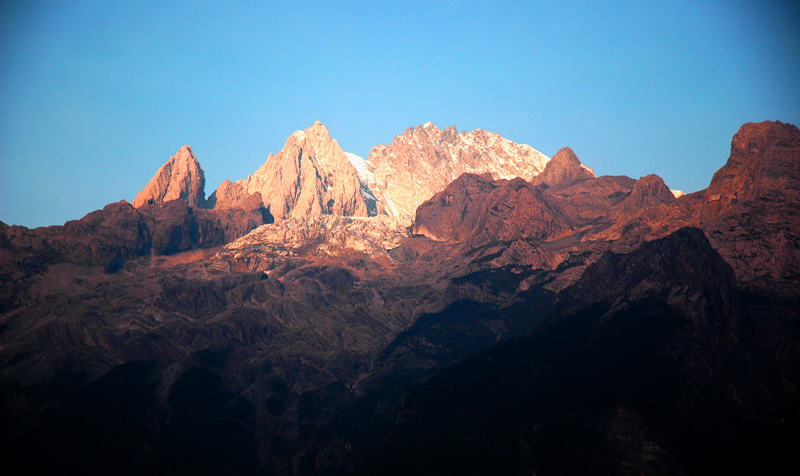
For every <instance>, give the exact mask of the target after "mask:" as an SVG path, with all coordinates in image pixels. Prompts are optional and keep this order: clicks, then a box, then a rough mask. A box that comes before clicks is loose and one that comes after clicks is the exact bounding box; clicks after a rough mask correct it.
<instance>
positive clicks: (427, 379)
mask: <svg viewBox="0 0 800 476" xmlns="http://www.w3.org/2000/svg"><path fill="white" fill-rule="evenodd" d="M687 173H690V171H687ZM205 185H206V184H205V176H204V172H203V169H202V167H201V166H200V162H199V160H198V158H197V157H196V156H195V155H194V153H193V151H192V149H191V147H189V146H184V147H182V148H181V149H180V150H179V151H178V152H177V153H176V154H175V155H174V156H173V157H171V158H170V159H169V160H168V161H167V162H166V163H165V164H164V165H163V166H162V167H161V168H160V169H159V170H158V171H157V172H156V174H155V175H154V176H153V178H152V179H151V181H150V182H149V183H148V184H146V186H145V187H144V188H143V190H142V191H141V192H140V193H139V194H138V195H137V196H136V197H135V199H134V200H133V202H132V203H128V202H127V201H125V200H123V201H120V202H118V203H112V204H109V205H107V206H106V207H105V208H103V209H102V210H98V211H95V212H92V213H90V214H88V215H86V216H85V217H83V218H81V219H79V220H74V221H70V222H67V223H66V224H64V225H63V226H51V227H43V228H36V229H27V228H24V227H20V226H8V225H6V224H3V223H0V402H2V403H0V425H2V428H4V431H3V432H2V435H3V436H2V441H0V447H2V454H3V458H4V460H5V461H7V462H8V467H9V468H12V467H13V468H20V469H21V470H22V471H24V472H25V473H31V472H33V473H34V474H38V473H41V474H51V473H59V474H73V473H75V474H78V473H80V474H109V473H112V474H278V475H310V474H342V475H344V474H520V475H522V474H709V473H711V474H720V473H733V474H744V473H746V472H750V473H752V472H759V473H765V472H781V471H783V470H784V469H785V467H786V466H785V465H786V464H789V463H790V462H791V461H793V458H794V453H793V452H794V450H795V449H796V448H797V445H798V443H800V431H798V425H800V130H798V128H797V127H795V126H793V125H790V124H784V123H781V122H762V123H749V124H745V125H743V126H742V127H741V129H740V130H739V131H738V132H737V133H736V135H735V136H734V137H733V140H732V143H731V153H730V157H729V158H728V160H727V163H726V164H725V165H724V166H723V167H722V168H721V169H719V171H717V173H716V174H714V176H713V177H712V178H711V179H710V183H709V186H708V188H706V189H704V190H701V191H698V192H694V193H690V194H688V195H684V194H682V193H678V192H674V191H672V190H670V188H669V187H668V186H667V185H666V184H665V183H664V181H663V180H662V179H661V178H660V177H658V176H656V175H647V176H644V177H641V178H639V179H633V178H630V177H626V176H600V177H597V176H596V175H595V173H594V172H593V171H592V169H590V168H589V167H587V166H586V165H584V164H582V163H581V161H580V160H579V159H578V157H577V156H576V154H575V153H574V152H573V151H572V150H571V149H569V148H563V149H561V150H559V151H558V152H557V153H556V154H555V155H554V156H553V157H552V158H549V157H547V156H545V155H543V154H541V153H540V152H538V151H536V150H535V149H533V148H531V147H530V146H527V145H524V144H516V143H514V142H511V141H509V140H507V139H505V138H503V137H502V136H500V135H498V134H494V133H491V132H488V131H483V130H480V129H478V130H475V131H472V132H468V133H467V132H459V131H458V130H457V129H456V128H455V127H453V126H451V127H448V128H446V129H444V130H442V129H439V128H438V127H436V126H434V125H433V124H431V123H426V124H424V125H421V126H418V127H416V128H409V129H407V130H406V131H405V132H404V133H403V134H401V135H397V136H396V137H395V138H394V140H393V141H392V142H391V144H389V145H379V146H376V147H374V148H373V149H372V151H371V152H370V154H369V157H368V160H364V159H363V158H361V157H358V156H356V155H354V154H351V153H348V152H345V151H344V150H343V149H342V147H341V146H340V145H339V144H338V142H337V141H336V140H335V139H333V138H332V137H331V136H330V133H329V131H328V129H327V128H326V127H325V126H324V125H322V124H321V123H319V122H316V123H314V124H313V125H312V126H311V127H309V128H307V129H305V130H303V131H297V132H295V133H294V134H292V135H291V136H290V137H289V138H288V139H287V141H286V144H285V146H284V147H283V149H282V150H281V151H279V152H277V153H275V154H270V155H269V156H268V158H267V160H266V161H265V162H264V164H263V165H262V166H261V167H259V168H258V170H256V171H255V172H254V173H253V174H252V175H249V176H248V177H247V178H243V179H239V180H237V181H228V180H226V181H224V182H223V183H222V184H221V185H219V187H218V188H217V189H216V190H214V191H213V192H212V193H211V194H210V195H209V196H208V197H206V191H205ZM789 467H791V466H789ZM14 471H16V470H14ZM12 473H13V471H12ZM13 474H16V473H13ZM20 474H21V471H20Z"/></svg>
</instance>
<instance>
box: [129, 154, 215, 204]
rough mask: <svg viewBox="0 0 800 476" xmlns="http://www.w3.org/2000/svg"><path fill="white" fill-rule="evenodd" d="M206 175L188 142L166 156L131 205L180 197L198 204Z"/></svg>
mask: <svg viewBox="0 0 800 476" xmlns="http://www.w3.org/2000/svg"><path fill="white" fill-rule="evenodd" d="M205 185H206V178H205V175H204V173H203V168H202V167H200V162H198V160H197V157H195V156H194V153H192V148H191V147H189V146H188V145H185V146H183V147H181V149H180V150H179V151H178V153H176V154H175V155H173V156H172V157H170V159H169V160H168V161H167V162H166V163H165V164H164V165H162V166H161V168H160V169H158V172H156V174H155V175H154V176H153V178H152V179H150V182H148V183H147V186H146V187H145V188H144V189H143V190H142V191H141V192H139V193H138V194H137V195H136V198H135V199H134V200H133V206H134V207H135V208H139V207H141V206H144V205H151V204H156V203H164V202H169V201H171V200H183V201H184V202H186V203H188V204H189V205H192V206H195V207H199V206H202V205H203V204H204V202H205Z"/></svg>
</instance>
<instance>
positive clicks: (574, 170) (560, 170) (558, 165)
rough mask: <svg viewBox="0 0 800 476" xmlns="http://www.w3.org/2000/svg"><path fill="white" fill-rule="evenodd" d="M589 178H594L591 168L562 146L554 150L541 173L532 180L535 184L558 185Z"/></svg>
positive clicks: (570, 150)
mask: <svg viewBox="0 0 800 476" xmlns="http://www.w3.org/2000/svg"><path fill="white" fill-rule="evenodd" d="M590 178H595V175H594V172H593V171H592V169H590V168H588V167H586V166H585V165H583V164H581V161H580V160H578V156H576V155H575V152H573V151H572V149H570V148H569V147H564V148H562V149H561V150H559V151H558V152H556V155H554V156H553V158H552V159H550V161H549V162H548V163H547V165H546V166H545V168H544V170H543V171H542V173H541V174H539V175H537V176H536V177H534V179H533V180H532V182H533V183H534V184H536V185H547V186H548V187H558V186H564V185H569V184H571V183H573V182H576V181H578V180H585V179H590Z"/></svg>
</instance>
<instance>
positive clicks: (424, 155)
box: [367, 122, 549, 225]
mask: <svg viewBox="0 0 800 476" xmlns="http://www.w3.org/2000/svg"><path fill="white" fill-rule="evenodd" d="M548 160H549V159H548V158H547V156H545V155H544V154H542V153H540V152H538V151H536V150H534V149H533V148H531V147H530V146H528V145H525V144H516V143H514V142H511V141H509V140H508V139H505V138H503V137H502V136H500V135H499V134H495V133H492V132H488V131H484V130H481V129H476V130H474V131H472V132H464V131H462V132H458V131H457V130H456V128H455V126H450V127H448V128H446V129H444V130H441V129H439V128H438V127H436V126H434V125H433V124H431V123H430V122H429V123H426V124H424V125H422V126H418V127H417V128H408V129H407V130H406V131H405V132H404V133H403V134H402V135H399V136H395V138H394V140H393V141H392V143H391V144H389V145H388V146H387V145H379V146H376V147H373V148H372V151H371V152H370V154H369V160H368V161H367V168H368V177H367V182H368V185H369V187H370V189H371V190H372V192H373V193H374V194H375V196H376V198H377V200H378V204H379V209H378V213H382V214H383V213H385V214H387V215H389V216H392V217H395V218H396V219H398V220H399V221H400V223H402V224H405V225H408V224H410V223H411V222H412V221H413V219H414V213H415V211H416V209H417V207H418V206H419V205H420V204H422V203H423V202H425V201H426V200H428V199H429V198H431V197H432V196H433V195H434V194H436V193H438V192H441V191H442V190H444V189H445V187H446V186H447V185H448V184H449V183H450V182H452V181H453V180H455V179H456V178H458V177H459V176H461V175H462V174H465V173H473V174H483V173H487V172H488V173H490V174H491V175H492V177H493V178H495V179H512V178H514V177H521V178H523V179H525V180H530V179H531V178H533V177H534V176H535V175H536V174H538V173H539V172H541V171H542V169H543V168H544V166H545V164H546V163H547V161H548Z"/></svg>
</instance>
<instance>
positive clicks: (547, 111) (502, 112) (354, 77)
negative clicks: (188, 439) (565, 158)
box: [0, 0, 800, 227]
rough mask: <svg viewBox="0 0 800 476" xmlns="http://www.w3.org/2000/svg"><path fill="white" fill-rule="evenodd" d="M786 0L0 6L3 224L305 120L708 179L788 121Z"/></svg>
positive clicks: (269, 140)
mask: <svg viewBox="0 0 800 476" xmlns="http://www.w3.org/2000/svg"><path fill="white" fill-rule="evenodd" d="M798 3H800V2H792V1H782V2H777V1H771V0H753V1H702V0H694V1H667V2H665V1H663V0H659V1H655V2H645V1H631V2H605V1H598V2H568V1H561V2H536V1H525V2H518V3H517V2H491V1H487V2H440V1H422V2H416V1H402V2H383V1H381V2H333V1H331V2H312V1H306V2H256V1H253V2H219V3H216V2H200V1H191V2H177V1H167V2H165V1H157V2H148V1H143V0H139V1H132V2H121V1H97V2H92V1H85V2H75V1H69V0H62V1H46V2H43V1H36V0H32V1H15V0H6V1H3V2H0V221H3V222H5V223H8V224H20V225H25V226H29V227H32V226H42V225H54V224H63V223H64V222H65V221H67V220H71V219H77V218H80V217H82V216H83V215H85V214H86V213H88V212H90V211H92V210H96V209H99V208H102V207H103V206H104V205H105V204H107V203H110V202H116V201H119V200H121V199H126V200H128V201H132V200H133V198H134V197H135V195H136V193H137V192H138V191H139V190H140V189H141V188H143V187H144V185H145V184H146V183H147V181H148V180H149V179H150V178H151V177H152V176H153V174H154V173H155V172H156V170H157V169H158V168H159V167H160V166H161V165H162V164H163V163H164V162H165V161H166V160H167V159H168V158H169V157H170V156H171V155H173V154H174V153H175V152H176V151H177V150H178V149H179V148H180V146H182V145H183V144H190V145H191V146H192V148H193V150H194V152H195V154H196V155H197V157H198V159H199V160H200V163H201V164H202V166H203V169H204V170H205V173H206V195H207V196H208V195H210V193H211V192H212V191H213V190H214V189H216V187H217V186H218V185H219V183H220V182H221V181H222V180H224V179H229V180H237V179H239V178H244V177H246V176H247V175H248V174H250V173H252V172H253V171H255V170H256V168H258V166H259V165H261V164H262V163H263V162H264V160H265V159H266V158H267V155H268V154H269V153H270V152H277V151H279V150H280V149H281V148H282V147H283V144H284V142H285V141H286V138H287V137H288V136H289V135H290V134H291V133H292V132H293V131H295V130H297V129H304V128H306V127H308V126H310V125H311V124H312V123H313V122H314V121H315V120H317V119H318V120H320V121H322V122H323V123H324V124H326V125H327V126H328V128H329V130H330V131H331V134H332V135H333V137H335V138H337V139H338V141H339V143H340V144H341V146H342V147H343V148H344V149H345V150H346V151H348V152H354V153H356V154H359V155H361V156H363V157H367V156H368V154H369V150H370V148H371V147H372V146H374V145H377V144H387V143H389V142H391V140H392V138H393V137H394V136H395V135H396V134H400V133H402V132H403V130H405V129H406V128H407V127H409V126H416V125H418V124H422V123H425V122H427V121H433V123H434V124H436V125H438V126H439V127H442V128H444V127H445V126H447V125H450V124H455V125H456V127H458V129H459V130H472V129H475V128H481V129H486V130H490V131H493V132H497V133H499V134H502V135H503V136H505V137H507V138H508V139H510V140H513V141H515V142H521V143H526V144H529V145H531V146H533V147H534V148H536V149H538V150H540V151H541V152H543V153H545V154H547V155H551V156H552V155H553V154H555V153H556V151H557V150H558V149H559V148H561V147H563V146H569V147H572V149H573V150H574V151H575V152H576V154H577V155H578V157H579V158H580V159H581V160H582V161H583V162H584V163H585V164H586V165H588V166H589V167H592V168H593V169H594V170H595V172H596V173H597V174H598V175H600V174H613V175H619V174H624V175H629V176H631V177H634V178H638V177H640V176H643V175H646V174H648V173H656V174H658V175H660V176H661V177H663V178H664V179H665V181H666V182H667V185H669V186H670V187H671V188H674V189H683V190H685V191H687V192H689V191H695V190H699V189H702V188H705V187H706V186H707V185H708V182H709V180H710V179H711V176H712V175H713V173H714V171H715V170H716V169H718V168H719V167H720V166H722V165H723V164H724V163H725V160H726V159H727V157H728V155H729V151H730V141H731V138H732V136H733V134H735V133H736V131H737V130H738V128H739V127H740V126H741V125H742V124H743V123H745V122H751V121H763V120H781V121H783V122H791V123H794V124H800V6H798V5H797V4H798Z"/></svg>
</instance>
